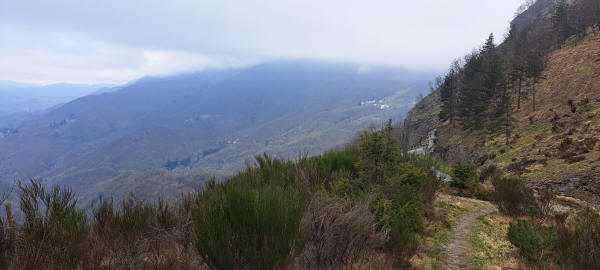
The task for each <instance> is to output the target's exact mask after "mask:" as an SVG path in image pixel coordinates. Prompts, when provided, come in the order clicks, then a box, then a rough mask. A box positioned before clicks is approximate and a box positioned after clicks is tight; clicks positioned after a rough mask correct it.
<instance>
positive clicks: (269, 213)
mask: <svg viewBox="0 0 600 270" xmlns="http://www.w3.org/2000/svg"><path fill="white" fill-rule="evenodd" d="M391 132H392V127H391V122H390V123H389V124H388V125H387V126H386V127H385V128H384V129H382V130H373V131H365V132H363V133H361V136H360V138H358V139H357V140H356V141H355V142H354V143H352V144H350V145H348V146H346V147H344V148H343V149H339V150H335V151H329V152H327V153H325V154H323V155H319V156H314V157H303V158H300V159H299V160H297V161H283V160H279V159H274V158H271V157H269V156H268V155H266V154H265V155H262V156H258V157H257V158H256V161H257V162H256V165H255V166H251V167H248V168H246V169H245V170H244V171H242V172H240V173H239V174H237V175H235V176H233V177H232V178H231V179H230V180H229V181H227V182H224V183H217V182H214V181H213V182H210V183H209V184H208V185H207V186H206V188H205V189H203V190H202V191H199V192H196V193H190V194H189V195H186V196H184V197H183V198H181V200H180V202H179V203H177V204H176V206H175V207H170V206H169V204H165V203H164V202H162V201H161V202H158V203H157V204H148V203H146V204H144V203H143V202H141V201H139V200H137V199H136V198H135V197H131V198H129V199H126V200H124V201H122V203H120V204H118V205H117V204H115V203H113V201H112V200H102V201H100V202H99V203H98V204H96V206H95V207H94V209H93V211H92V215H90V216H89V218H87V216H88V215H87V214H86V213H85V212H83V211H81V210H80V208H79V205H78V203H77V200H76V198H75V195H74V194H73V193H72V192H71V191H70V190H69V189H66V188H62V187H59V186H54V187H45V186H44V184H43V183H42V182H41V181H39V180H35V179H34V180H30V181H26V182H20V183H19V184H18V191H17V192H16V193H18V195H19V198H20V200H19V201H20V203H19V205H18V206H19V208H20V209H21V210H22V211H23V213H24V218H23V220H22V222H19V221H16V220H15V218H14V215H13V214H12V213H14V212H13V210H14V207H13V206H12V205H11V204H10V203H7V204H5V202H4V200H3V197H2V195H3V194H2V193H0V206H2V207H3V208H4V209H6V212H7V214H6V216H5V217H4V215H3V216H2V217H0V268H1V269H39V268H50V269H357V268H358V269H398V268H406V267H408V266H409V265H410V263H411V262H410V260H409V259H410V258H411V257H413V255H414V254H415V253H417V252H419V251H421V250H422V248H421V247H422V243H423V242H428V241H430V240H431V239H434V238H435V237H436V236H435V235H436V231H435V230H437V229H441V230H445V231H447V230H448V227H449V226H447V225H445V224H447V220H446V219H445V218H444V217H443V216H442V215H437V214H436V213H439V211H440V206H438V205H434V200H435V193H436V190H437V188H438V186H439V180H438V179H437V178H436V177H435V174H434V172H433V171H432V170H431V167H432V166H434V165H435V163H434V162H433V161H432V160H430V159H427V158H422V157H416V156H412V155H407V154H405V153H403V152H401V151H400V149H399V148H398V146H397V145H396V140H395V139H394V138H393V137H392V135H391ZM155 189H158V188H157V187H155ZM439 203H442V202H441V201H440V202H439ZM444 205H447V207H452V208H453V209H454V211H453V213H455V214H456V216H458V215H459V213H458V212H459V211H460V210H462V209H463V208H462V207H454V206H453V205H451V204H450V203H445V204H444ZM456 216H454V217H456ZM432 224H437V225H432ZM434 227H435V229H434ZM435 248H438V249H439V246H437V245H435Z"/></svg>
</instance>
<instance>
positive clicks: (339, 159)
mask: <svg viewBox="0 0 600 270" xmlns="http://www.w3.org/2000/svg"><path fill="white" fill-rule="evenodd" d="M316 160H317V163H318V164H319V167H320V168H321V170H323V171H329V172H333V171H340V170H346V171H355V165H356V163H357V162H358V149H356V148H352V147H348V148H345V149H343V150H339V151H328V152H325V153H324V154H322V155H320V156H318V157H317V158H316Z"/></svg>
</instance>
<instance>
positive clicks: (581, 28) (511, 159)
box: [405, 0, 600, 199]
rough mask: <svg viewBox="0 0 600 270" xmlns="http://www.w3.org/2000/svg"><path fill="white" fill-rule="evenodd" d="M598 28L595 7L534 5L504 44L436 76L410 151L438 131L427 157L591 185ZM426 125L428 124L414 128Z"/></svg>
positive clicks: (410, 131) (585, 1)
mask: <svg viewBox="0 0 600 270" xmlns="http://www.w3.org/2000/svg"><path fill="white" fill-rule="evenodd" d="M543 5H545V6H543ZM532 14H537V16H538V17H537V18H536V19H535V20H531V16H532ZM523 16H526V17H527V18H529V19H528V20H530V21H531V22H530V24H528V25H526V26H524V25H523V24H524V23H523V21H525V19H524V18H523ZM599 20H600V3H599V2H597V1H589V0H582V1H574V2H573V3H568V2H566V1H558V2H556V4H555V5H554V3H552V2H548V1H538V2H536V3H535V4H533V5H532V6H531V7H530V8H529V9H528V10H526V11H524V12H523V13H522V14H521V15H518V16H517V17H516V19H515V20H514V21H513V24H512V25H511V31H510V32H509V34H508V36H507V37H506V39H505V40H504V41H503V42H502V43H501V44H496V42H495V39H494V37H493V36H490V37H489V38H488V39H487V40H486V41H485V43H484V45H483V46H482V47H481V48H480V49H479V50H476V51H474V52H472V53H470V54H468V55H467V56H465V57H464V59H461V60H457V61H456V62H455V63H453V64H452V65H451V68H450V69H449V71H448V72H447V73H446V74H445V75H444V76H442V77H440V78H438V80H437V81H436V85H437V87H436V89H437V91H436V92H435V93H434V94H432V95H431V97H430V98H428V99H425V100H423V101H422V102H421V103H420V104H417V105H416V106H415V109H413V111H411V112H409V114H408V115H409V117H408V119H407V120H406V123H405V128H406V130H407V137H410V138H411V140H409V142H410V143H408V145H409V147H408V148H415V147H417V146H419V145H420V144H422V142H423V141H425V138H427V136H428V134H429V132H431V131H434V130H435V131H436V132H435V134H437V136H436V144H435V146H434V148H433V149H429V150H430V151H433V152H435V153H437V154H438V155H440V156H441V157H443V158H444V159H446V160H449V161H455V160H469V161H471V162H475V163H478V164H480V165H490V164H494V165H496V166H498V167H499V168H501V169H506V170H508V171H509V173H511V174H515V175H520V176H523V177H525V178H526V179H528V180H531V181H535V182H546V181H549V182H559V183H560V182H566V181H568V180H569V179H572V178H577V179H579V180H581V181H583V182H586V180H584V179H593V178H594V176H593V175H595V173H594V171H595V170H596V169H595V168H597V166H598V165H600V164H596V163H597V162H596V160H597V158H596V157H595V155H596V154H595V153H596V151H598V149H597V148H596V146H595V145H596V144H595V142H596V140H597V139H598V138H596V137H597V135H596V134H597V132H598V130H596V129H595V126H596V124H595V123H596V121H598V116H597V115H596V114H595V113H596V112H595V110H596V109H595V108H596V105H597V104H596V103H597V102H598V101H597V98H598V97H599V95H600V91H599V90H600V85H598V82H599V81H600V60H599V59H600V54H599V49H600V42H599V41H598V37H599V32H600V31H599V28H598V27H597V24H598V23H599ZM422 108H428V109H427V110H423V109H422ZM436 113H437V114H436ZM420 118H424V119H427V121H426V122H428V123H430V124H428V125H426V126H425V127H420V128H419V129H415V128H414V124H413V123H414V122H418V123H421V124H422V123H424V122H425V121H422V120H415V119H420ZM561 190H562V188H561ZM561 192H564V190H562V191H561ZM593 192H595V191H593ZM588 199H591V198H588Z"/></svg>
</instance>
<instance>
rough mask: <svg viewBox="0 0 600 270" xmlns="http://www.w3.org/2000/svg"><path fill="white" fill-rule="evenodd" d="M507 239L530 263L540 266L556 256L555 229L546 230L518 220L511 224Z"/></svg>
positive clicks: (532, 223)
mask: <svg viewBox="0 0 600 270" xmlns="http://www.w3.org/2000/svg"><path fill="white" fill-rule="evenodd" d="M507 237H508V240H509V241H510V242H511V243H513V245H515V246H516V247H518V248H519V253H520V254H521V256H523V258H525V259H526V260H527V261H528V262H529V263H532V264H539V263H541V262H544V261H546V260H548V259H550V258H552V257H553V256H555V248H556V244H557V236H556V232H555V230H554V228H553V227H548V228H545V227H542V226H539V225H536V224H535V223H534V222H533V221H528V220H518V221H517V223H512V224H510V226H509V228H508V235H507Z"/></svg>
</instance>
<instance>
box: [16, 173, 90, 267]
mask: <svg viewBox="0 0 600 270" xmlns="http://www.w3.org/2000/svg"><path fill="white" fill-rule="evenodd" d="M18 188H19V190H20V192H21V195H20V204H19V206H20V208H21V211H22V212H23V214H24V222H23V226H22V229H21V230H22V232H21V237H19V243H18V245H17V256H18V257H19V261H18V262H19V267H20V268H25V269H39V268H54V269H75V268H78V267H81V266H83V265H85V264H86V261H87V260H88V257H87V256H88V253H87V250H88V249H87V246H86V238H87V233H88V229H87V226H86V217H85V215H84V213H83V212H81V211H79V210H77V208H76V204H77V200H76V199H75V196H74V194H73V193H72V192H71V190H69V189H67V188H61V187H58V186H54V187H53V188H52V189H50V190H47V189H46V188H45V187H44V186H43V184H42V180H40V179H33V178H32V179H29V181H28V182H25V183H23V182H19V183H18Z"/></svg>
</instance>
